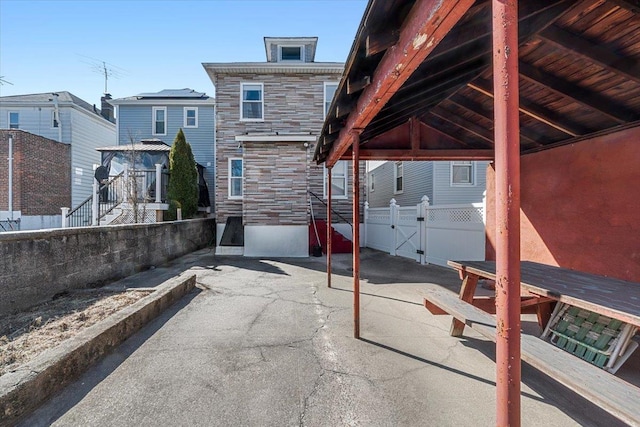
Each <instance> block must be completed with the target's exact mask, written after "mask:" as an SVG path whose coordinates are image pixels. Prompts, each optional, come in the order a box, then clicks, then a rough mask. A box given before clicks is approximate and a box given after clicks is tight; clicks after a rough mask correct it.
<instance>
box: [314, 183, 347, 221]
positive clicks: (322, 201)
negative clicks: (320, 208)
mask: <svg viewBox="0 0 640 427" xmlns="http://www.w3.org/2000/svg"><path fill="white" fill-rule="evenodd" d="M309 194H311V195H312V196H313V197H315V198H316V199H318V200H319V201H320V202H321V203H322V204H323V205H324V206H325V207H327V202H325V201H324V200H322V198H321V197H320V196H318V195H317V194H316V193H314V192H313V191H309ZM331 213H333V214H335V215H336V216H337V217H338V218H340V219H341V220H343V221H344V222H346V223H347V224H349V225H350V226H351V227H352V228H353V225H352V224H351V221H349V220H348V219H347V218H345V217H344V216H343V215H342V214H340V212H338V211H337V210H335V209H334V208H333V207H331Z"/></svg>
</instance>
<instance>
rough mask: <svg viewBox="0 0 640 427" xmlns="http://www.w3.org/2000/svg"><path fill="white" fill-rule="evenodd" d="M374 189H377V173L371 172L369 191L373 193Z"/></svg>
mask: <svg viewBox="0 0 640 427" xmlns="http://www.w3.org/2000/svg"><path fill="white" fill-rule="evenodd" d="M374 191H376V174H375V173H370V174H369V192H371V193H373V192H374Z"/></svg>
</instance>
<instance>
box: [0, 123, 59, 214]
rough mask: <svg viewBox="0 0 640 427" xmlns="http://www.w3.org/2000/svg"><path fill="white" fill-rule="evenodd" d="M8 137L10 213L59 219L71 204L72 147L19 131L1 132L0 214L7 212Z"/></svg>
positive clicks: (4, 130)
mask: <svg viewBox="0 0 640 427" xmlns="http://www.w3.org/2000/svg"><path fill="white" fill-rule="evenodd" d="M9 135H11V136H12V137H13V210H14V211H21V214H22V215H25V216H29V215H60V208H61V207H64V206H67V207H68V206H70V204H71V146H70V145H69V144H63V143H60V142H57V141H53V140H51V139H48V138H44V137H41V136H38V135H34V134H31V133H29V132H25V131H22V130H17V129H11V130H6V129H3V130H0V171H1V172H0V211H7V210H8V209H9V175H8V171H9V167H8V164H7V163H6V162H7V158H8V157H9Z"/></svg>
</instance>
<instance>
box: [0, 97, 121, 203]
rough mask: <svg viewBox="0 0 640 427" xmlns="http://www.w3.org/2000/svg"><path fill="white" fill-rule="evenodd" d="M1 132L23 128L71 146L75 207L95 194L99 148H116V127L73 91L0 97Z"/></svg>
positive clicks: (72, 188)
mask: <svg viewBox="0 0 640 427" xmlns="http://www.w3.org/2000/svg"><path fill="white" fill-rule="evenodd" d="M0 129H21V130H24V131H27V132H30V133H33V134H35V135H40V136H43V137H45V138H49V139H52V140H54V141H58V142H62V143H65V144H70V145H71V182H70V183H69V185H70V186H71V199H72V206H70V207H74V206H77V205H78V204H80V203H81V202H82V201H83V200H84V199H86V198H87V197H89V196H90V195H91V186H92V184H93V165H94V164H99V163H100V153H99V152H98V151H96V148H97V147H101V146H105V145H114V144H115V142H116V125H115V123H112V122H111V121H109V120H107V119H106V118H105V117H103V116H102V115H101V112H100V110H99V109H97V108H96V107H95V106H92V105H90V104H89V103H87V102H85V101H83V100H82V99H80V98H78V97H77V96H75V95H73V94H71V93H69V92H66V91H65V92H51V93H38V94H29V95H13V96H3V97H0Z"/></svg>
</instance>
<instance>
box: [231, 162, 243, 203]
mask: <svg viewBox="0 0 640 427" xmlns="http://www.w3.org/2000/svg"><path fill="white" fill-rule="evenodd" d="M243 177H244V175H243V168H242V159H241V158H231V159H229V198H230V199H242V179H243Z"/></svg>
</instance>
